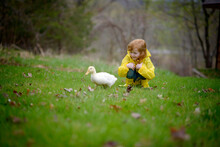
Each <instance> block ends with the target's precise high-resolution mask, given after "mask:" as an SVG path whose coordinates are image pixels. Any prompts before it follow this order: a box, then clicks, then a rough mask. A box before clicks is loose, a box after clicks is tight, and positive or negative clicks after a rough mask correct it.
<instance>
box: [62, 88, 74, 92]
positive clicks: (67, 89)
mask: <svg viewBox="0 0 220 147" xmlns="http://www.w3.org/2000/svg"><path fill="white" fill-rule="evenodd" d="M64 90H65V91H68V92H71V91H73V88H64Z"/></svg>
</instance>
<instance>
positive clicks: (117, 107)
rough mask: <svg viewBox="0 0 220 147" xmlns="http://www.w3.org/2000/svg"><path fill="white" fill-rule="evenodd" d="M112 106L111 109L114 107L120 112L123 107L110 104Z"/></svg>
mask: <svg viewBox="0 0 220 147" xmlns="http://www.w3.org/2000/svg"><path fill="white" fill-rule="evenodd" d="M110 108H111V109H114V110H115V111H116V112H118V111H119V110H121V107H120V106H117V105H110Z"/></svg>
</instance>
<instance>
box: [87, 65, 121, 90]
mask: <svg viewBox="0 0 220 147" xmlns="http://www.w3.org/2000/svg"><path fill="white" fill-rule="evenodd" d="M89 73H91V81H92V82H93V83H95V84H96V85H103V86H104V87H105V86H108V87H111V86H112V85H113V84H114V83H115V81H116V80H117V78H116V77H115V76H114V75H111V74H109V73H107V72H99V73H96V70H95V67H94V66H89V67H88V70H87V72H86V74H85V75H88V74H89Z"/></svg>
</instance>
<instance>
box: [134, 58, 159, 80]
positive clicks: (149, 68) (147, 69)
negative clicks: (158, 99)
mask: <svg viewBox="0 0 220 147" xmlns="http://www.w3.org/2000/svg"><path fill="white" fill-rule="evenodd" d="M138 73H139V74H140V75H142V76H143V77H145V78H146V79H148V80H151V79H153V78H154V77H155V74H154V65H153V63H152V62H151V60H150V58H146V60H145V61H144V62H143V64H142V66H141V68H140V69H139V70H138Z"/></svg>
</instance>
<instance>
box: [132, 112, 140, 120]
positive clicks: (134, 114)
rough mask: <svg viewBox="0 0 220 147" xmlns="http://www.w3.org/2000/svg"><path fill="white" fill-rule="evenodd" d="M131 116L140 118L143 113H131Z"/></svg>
mask: <svg viewBox="0 0 220 147" xmlns="http://www.w3.org/2000/svg"><path fill="white" fill-rule="evenodd" d="M131 116H132V117H133V118H135V119H138V118H140V117H141V115H140V114H139V113H134V112H133V113H131Z"/></svg>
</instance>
